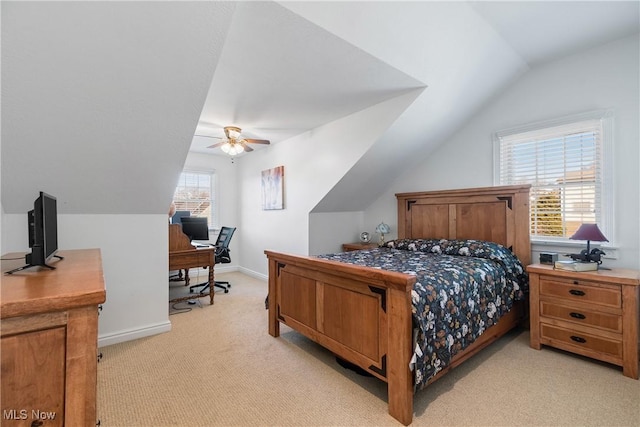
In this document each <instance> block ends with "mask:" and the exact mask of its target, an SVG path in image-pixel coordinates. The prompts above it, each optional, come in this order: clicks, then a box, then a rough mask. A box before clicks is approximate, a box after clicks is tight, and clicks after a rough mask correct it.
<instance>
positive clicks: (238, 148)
mask: <svg viewBox="0 0 640 427" xmlns="http://www.w3.org/2000/svg"><path fill="white" fill-rule="evenodd" d="M241 132H242V129H240V128H239V127H237V126H225V128H224V134H225V135H226V136H227V138H226V139H225V140H224V141H221V142H218V143H217V144H213V145H210V146H208V147H207V148H217V147H220V148H221V149H222V151H224V152H225V153H227V154H229V155H231V156H235V155H236V154H240V153H242V152H243V151H246V152H249V151H253V148H251V147H250V146H249V145H247V144H263V145H269V144H270V142H269V141H267V140H266V139H251V138H242V137H241V136H240V133H241ZM196 136H202V137H205V138H220V137H218V136H208V135H196Z"/></svg>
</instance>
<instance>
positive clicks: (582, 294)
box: [540, 276, 622, 308]
mask: <svg viewBox="0 0 640 427" xmlns="http://www.w3.org/2000/svg"><path fill="white" fill-rule="evenodd" d="M540 296H541V297H543V296H551V297H556V298H562V299H566V300H567V301H580V302H585V303H591V304H597V305H604V306H608V307H615V308H620V307H621V306H622V304H621V301H622V296H621V292H620V287H619V286H616V285H605V284H599V283H596V282H589V281H587V280H577V279H576V280H571V279H564V278H561V277H548V276H542V277H541V278H540Z"/></svg>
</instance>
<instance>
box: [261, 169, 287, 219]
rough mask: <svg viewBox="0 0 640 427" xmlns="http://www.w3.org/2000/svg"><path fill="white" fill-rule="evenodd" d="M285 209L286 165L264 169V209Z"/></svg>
mask: <svg viewBox="0 0 640 427" xmlns="http://www.w3.org/2000/svg"><path fill="white" fill-rule="evenodd" d="M275 209H284V166H276V167H275V168H272V169H267V170H264V171H262V210H275Z"/></svg>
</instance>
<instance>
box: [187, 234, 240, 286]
mask: <svg viewBox="0 0 640 427" xmlns="http://www.w3.org/2000/svg"><path fill="white" fill-rule="evenodd" d="M235 231H236V228H235V227H222V228H221V229H220V234H218V239H217V240H216V254H215V256H216V258H215V261H216V264H229V263H230V262H231V255H229V252H231V249H229V243H230V242H231V237H233V233H234V232H235ZM213 285H214V286H215V287H218V288H221V289H224V293H225V294H226V293H228V292H229V288H230V287H231V284H230V283H229V282H226V281H218V280H215V281H214V282H213ZM200 286H203V288H202V289H201V290H200V292H203V291H205V290H207V289H209V286H210V283H208V282H207V283H201V284H199V285H193V286H190V287H189V292H193V290H194V289H195V288H199V287H200Z"/></svg>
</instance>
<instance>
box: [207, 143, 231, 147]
mask: <svg viewBox="0 0 640 427" xmlns="http://www.w3.org/2000/svg"><path fill="white" fill-rule="evenodd" d="M226 142H227V141H222V142H218V143H217V144H213V145H210V146H208V147H207V148H217V147H220V146H221V145H224V144H225V143H226Z"/></svg>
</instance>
